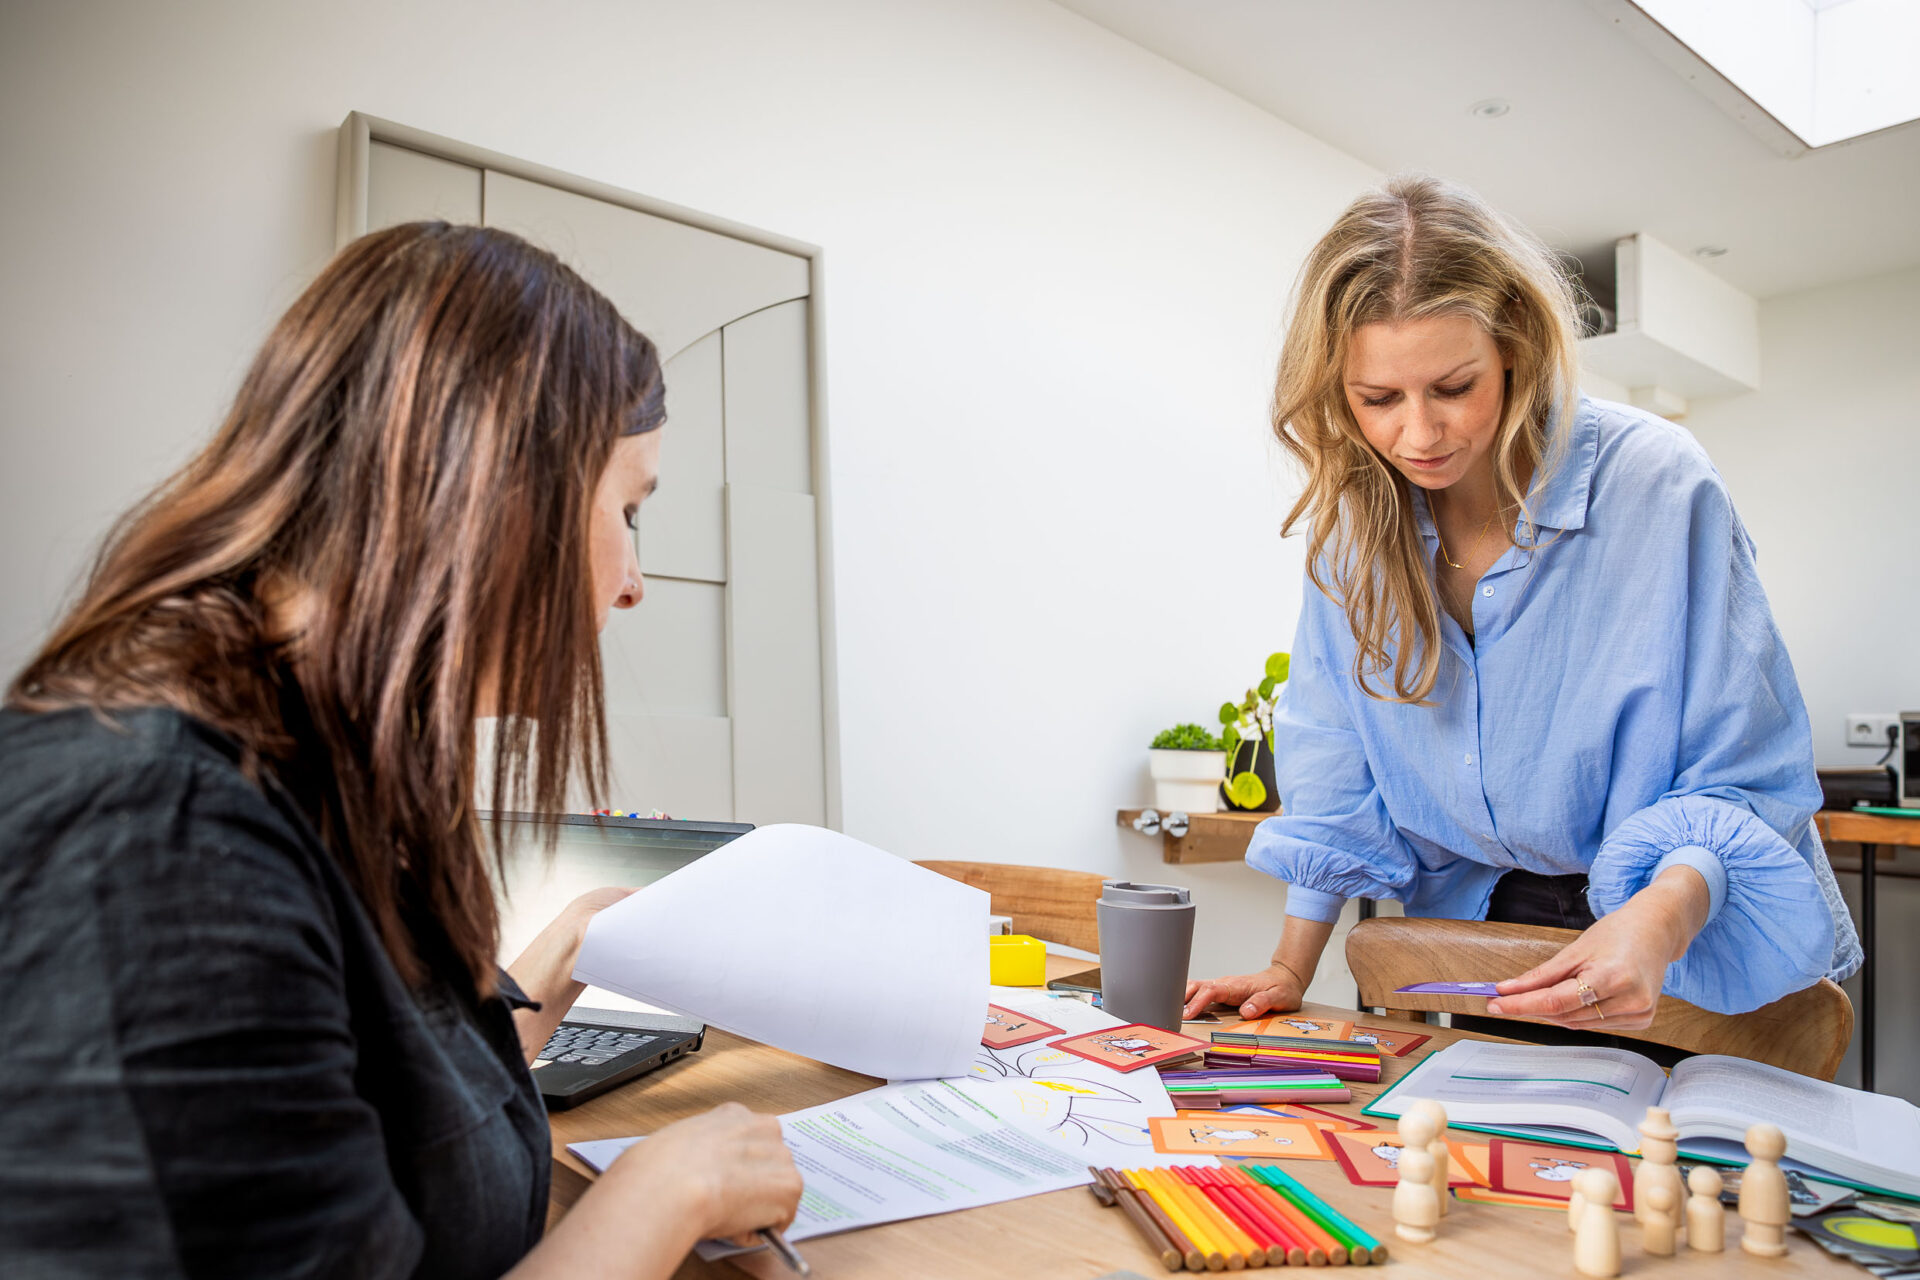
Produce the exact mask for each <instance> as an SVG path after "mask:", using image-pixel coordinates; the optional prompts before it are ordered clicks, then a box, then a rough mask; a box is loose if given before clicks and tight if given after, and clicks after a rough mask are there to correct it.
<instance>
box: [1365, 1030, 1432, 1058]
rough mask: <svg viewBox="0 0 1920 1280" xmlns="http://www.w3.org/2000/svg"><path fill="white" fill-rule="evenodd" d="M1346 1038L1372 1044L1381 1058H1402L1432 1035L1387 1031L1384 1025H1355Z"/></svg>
mask: <svg viewBox="0 0 1920 1280" xmlns="http://www.w3.org/2000/svg"><path fill="white" fill-rule="evenodd" d="M1347 1039H1349V1040H1358V1041H1359V1042H1360V1043H1361V1044H1370V1045H1372V1046H1373V1047H1374V1048H1376V1049H1378V1050H1379V1051H1380V1056H1381V1057H1383V1058H1404V1057H1406V1056H1407V1055H1408V1054H1410V1053H1412V1052H1413V1051H1414V1050H1415V1049H1418V1048H1419V1047H1420V1046H1421V1045H1423V1044H1425V1043H1426V1042H1427V1041H1429V1040H1431V1039H1433V1037H1432V1036H1417V1035H1415V1034H1413V1033H1412V1032H1411V1031H1389V1030H1387V1029H1386V1028H1385V1027H1355V1028H1354V1029H1353V1034H1352V1035H1350V1036H1348V1037H1347Z"/></svg>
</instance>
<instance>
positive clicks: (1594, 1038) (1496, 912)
mask: <svg viewBox="0 0 1920 1280" xmlns="http://www.w3.org/2000/svg"><path fill="white" fill-rule="evenodd" d="M1487 919H1488V920H1493V921H1499V922H1500V923H1502V924H1541V925H1547V926H1549V927H1551V928H1556V929H1585V928H1588V927H1589V926H1591V925H1592V924H1593V910H1592V908H1590V907H1588V906H1587V878H1586V877H1585V876H1582V875H1573V876H1542V875H1535V874H1534V873H1533V872H1531V871H1519V870H1514V871H1509V872H1507V873H1506V874H1505V875H1503V876H1501V877H1500V879H1499V880H1497V881H1495V882H1494V886H1493V898H1492V900H1491V901H1490V902H1488V903H1487ZM1453 1025H1454V1026H1456V1027H1458V1028H1460V1029H1461V1030H1462V1031H1477V1032H1480V1033H1482V1034H1483V1035H1490V1036H1506V1037H1507V1038H1508V1039H1510V1040H1525V1041H1528V1042H1529V1043H1532V1044H1561V1045H1585V1046H1588V1047H1592V1046H1596V1045H1598V1046H1603V1047H1605V1048H1609V1049H1631V1050H1632V1051H1633V1052H1635V1053H1639V1054H1644V1055H1646V1056H1647V1057H1649V1058H1652V1059H1653V1060H1654V1061H1655V1062H1657V1063H1659V1064H1660V1065H1661V1066H1663V1067H1671V1066H1673V1065H1674V1064H1675V1063H1676V1062H1679V1061H1680V1060H1681V1059H1682V1058H1686V1057H1689V1056H1691V1055H1689V1054H1687V1053H1685V1052H1683V1051H1682V1050H1679V1049H1669V1048H1668V1047H1667V1046H1665V1045H1659V1044H1649V1043H1647V1042H1646V1041H1644V1040H1634V1039H1630V1038H1628V1037H1626V1036H1610V1035H1604V1034H1601V1033H1597V1032H1587V1031H1574V1030H1571V1029H1569V1028H1566V1027H1552V1026H1542V1025H1541V1024H1539V1023H1536V1022H1515V1021H1513V1020H1512V1019H1511V1018H1482V1017H1477V1016H1475V1015H1472V1014H1466V1013H1456V1014H1454V1015H1453Z"/></svg>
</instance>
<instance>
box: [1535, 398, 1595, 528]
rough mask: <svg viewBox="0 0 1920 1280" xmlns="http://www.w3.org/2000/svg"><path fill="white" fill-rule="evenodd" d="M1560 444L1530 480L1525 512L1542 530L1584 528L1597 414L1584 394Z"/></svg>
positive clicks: (1591, 487) (1589, 495) (1591, 482)
mask: <svg viewBox="0 0 1920 1280" xmlns="http://www.w3.org/2000/svg"><path fill="white" fill-rule="evenodd" d="M1549 434H1550V435H1551V434H1552V433H1549ZM1561 446H1562V447H1561V451H1560V453H1559V455H1558V456H1557V457H1551V458H1549V459H1548V461H1547V472H1546V475H1545V477H1544V478H1536V479H1535V481H1534V485H1533V492H1532V493H1531V494H1530V495H1529V496H1528V503H1527V505H1528V506H1529V508H1531V510H1529V512H1528V514H1529V515H1530V516H1532V517H1533V522H1534V523H1535V524H1537V525H1539V526H1540V527H1541V528H1543V529H1580V528H1584V527H1585V526H1586V523H1587V502H1588V500H1589V499H1590V498H1591V497H1592V496H1593V465H1594V462H1595V460H1596V459H1597V458H1598V457H1599V456H1600V414H1599V412H1598V411H1597V410H1596V409H1595V407H1594V404H1593V402H1592V401H1591V400H1589V399H1587V398H1586V397H1585V396H1581V397H1580V401H1579V405H1578V407H1577V408H1576V409H1575V411H1574V415H1573V427H1572V429H1571V430H1569V431H1568V432H1567V433H1566V435H1565V436H1564V437H1563V439H1562V441H1561Z"/></svg>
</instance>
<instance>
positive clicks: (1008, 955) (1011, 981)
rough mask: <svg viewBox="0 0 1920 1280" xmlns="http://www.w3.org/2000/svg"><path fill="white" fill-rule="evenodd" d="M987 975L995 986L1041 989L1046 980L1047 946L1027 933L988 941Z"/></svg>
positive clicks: (1011, 934) (999, 936)
mask: <svg viewBox="0 0 1920 1280" xmlns="http://www.w3.org/2000/svg"><path fill="white" fill-rule="evenodd" d="M987 972H988V974H989V975H990V976H991V981H992V982H993V985H994V986H996V987H1038V986H1043V985H1045V983H1046V981H1047V944H1046V943H1044V942H1042V941H1040V939H1038V938H1029V937H1028V936H1027V935H1026V934H1024V933H1006V934H999V935H997V936H994V937H990V938H988V939H987Z"/></svg>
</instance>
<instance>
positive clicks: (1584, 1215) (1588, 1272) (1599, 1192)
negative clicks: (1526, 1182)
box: [1402, 1156, 1620, 1276]
mask: <svg viewBox="0 0 1920 1280" xmlns="http://www.w3.org/2000/svg"><path fill="white" fill-rule="evenodd" d="M1402 1159H1405V1157H1404V1156H1403V1157H1402ZM1573 1188H1574V1190H1575V1191H1576V1192H1577V1193H1578V1194H1579V1196H1580V1198H1581V1199H1582V1200H1583V1201H1584V1202H1585V1203H1584V1204H1582V1205H1581V1207H1580V1226H1579V1227H1578V1228H1577V1229H1576V1230H1575V1231H1574V1233H1573V1269H1574V1270H1575V1271H1578V1272H1579V1273H1580V1274H1581V1275H1583V1276H1617V1275H1619V1274H1620V1224H1619V1223H1617V1222H1615V1221H1614V1218H1613V1202H1614V1200H1615V1199H1616V1198H1617V1197H1618V1196H1619V1194H1620V1180H1619V1179H1618V1178H1616V1177H1614V1176H1613V1170H1611V1169H1600V1168H1593V1169H1582V1170H1581V1171H1580V1172H1579V1173H1577V1174H1575V1175H1574V1179H1573Z"/></svg>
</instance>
